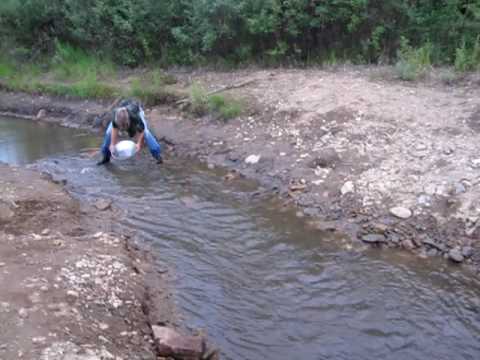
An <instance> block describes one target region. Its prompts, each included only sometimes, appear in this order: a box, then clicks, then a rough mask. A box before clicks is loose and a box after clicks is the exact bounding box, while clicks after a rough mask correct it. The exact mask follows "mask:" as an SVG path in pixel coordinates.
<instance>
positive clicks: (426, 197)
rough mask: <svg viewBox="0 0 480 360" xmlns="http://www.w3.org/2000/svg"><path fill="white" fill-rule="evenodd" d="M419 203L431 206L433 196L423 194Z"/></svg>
mask: <svg viewBox="0 0 480 360" xmlns="http://www.w3.org/2000/svg"><path fill="white" fill-rule="evenodd" d="M417 203H418V204H419V205H422V206H425V207H429V206H430V205H431V197H430V195H426V194H422V195H420V196H419V197H418V199H417Z"/></svg>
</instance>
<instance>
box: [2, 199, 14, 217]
mask: <svg viewBox="0 0 480 360" xmlns="http://www.w3.org/2000/svg"><path fill="white" fill-rule="evenodd" d="M14 215H15V213H14V212H13V211H12V209H10V206H9V205H8V204H7V203H5V202H3V201H0V221H8V220H10V219H11V218H13V216H14Z"/></svg>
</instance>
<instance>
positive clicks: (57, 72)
mask: <svg viewBox="0 0 480 360" xmlns="http://www.w3.org/2000/svg"><path fill="white" fill-rule="evenodd" d="M50 67H51V72H52V73H53V76H54V78H55V79H56V80H61V81H76V80H80V79H82V78H84V77H85V74H91V73H94V74H95V76H96V77H98V78H112V77H114V76H115V74H116V68H115V65H114V64H113V62H112V61H110V60H109V59H102V60H100V59H98V58H97V57H95V56H93V55H90V54H87V53H86V52H84V51H83V50H81V49H78V48H75V47H72V46H70V45H64V44H60V43H57V44H56V51H55V56H54V57H53V59H52V61H51V65H50Z"/></svg>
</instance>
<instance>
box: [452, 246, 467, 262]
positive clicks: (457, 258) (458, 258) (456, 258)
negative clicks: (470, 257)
mask: <svg viewBox="0 0 480 360" xmlns="http://www.w3.org/2000/svg"><path fill="white" fill-rule="evenodd" d="M448 258H449V259H450V260H451V261H453V262H455V263H461V262H463V260H465V258H464V257H463V255H462V252H461V251H460V249H452V250H450V251H449V252H448Z"/></svg>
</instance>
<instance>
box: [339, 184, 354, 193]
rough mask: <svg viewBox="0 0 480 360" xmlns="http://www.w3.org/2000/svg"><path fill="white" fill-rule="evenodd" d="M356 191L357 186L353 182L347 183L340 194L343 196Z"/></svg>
mask: <svg viewBox="0 0 480 360" xmlns="http://www.w3.org/2000/svg"><path fill="white" fill-rule="evenodd" d="M354 191H355V185H354V184H353V182H351V181H347V182H346V183H345V184H343V186H342V188H341V189H340V193H341V194H342V195H346V194H349V193H352V192H354Z"/></svg>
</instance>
